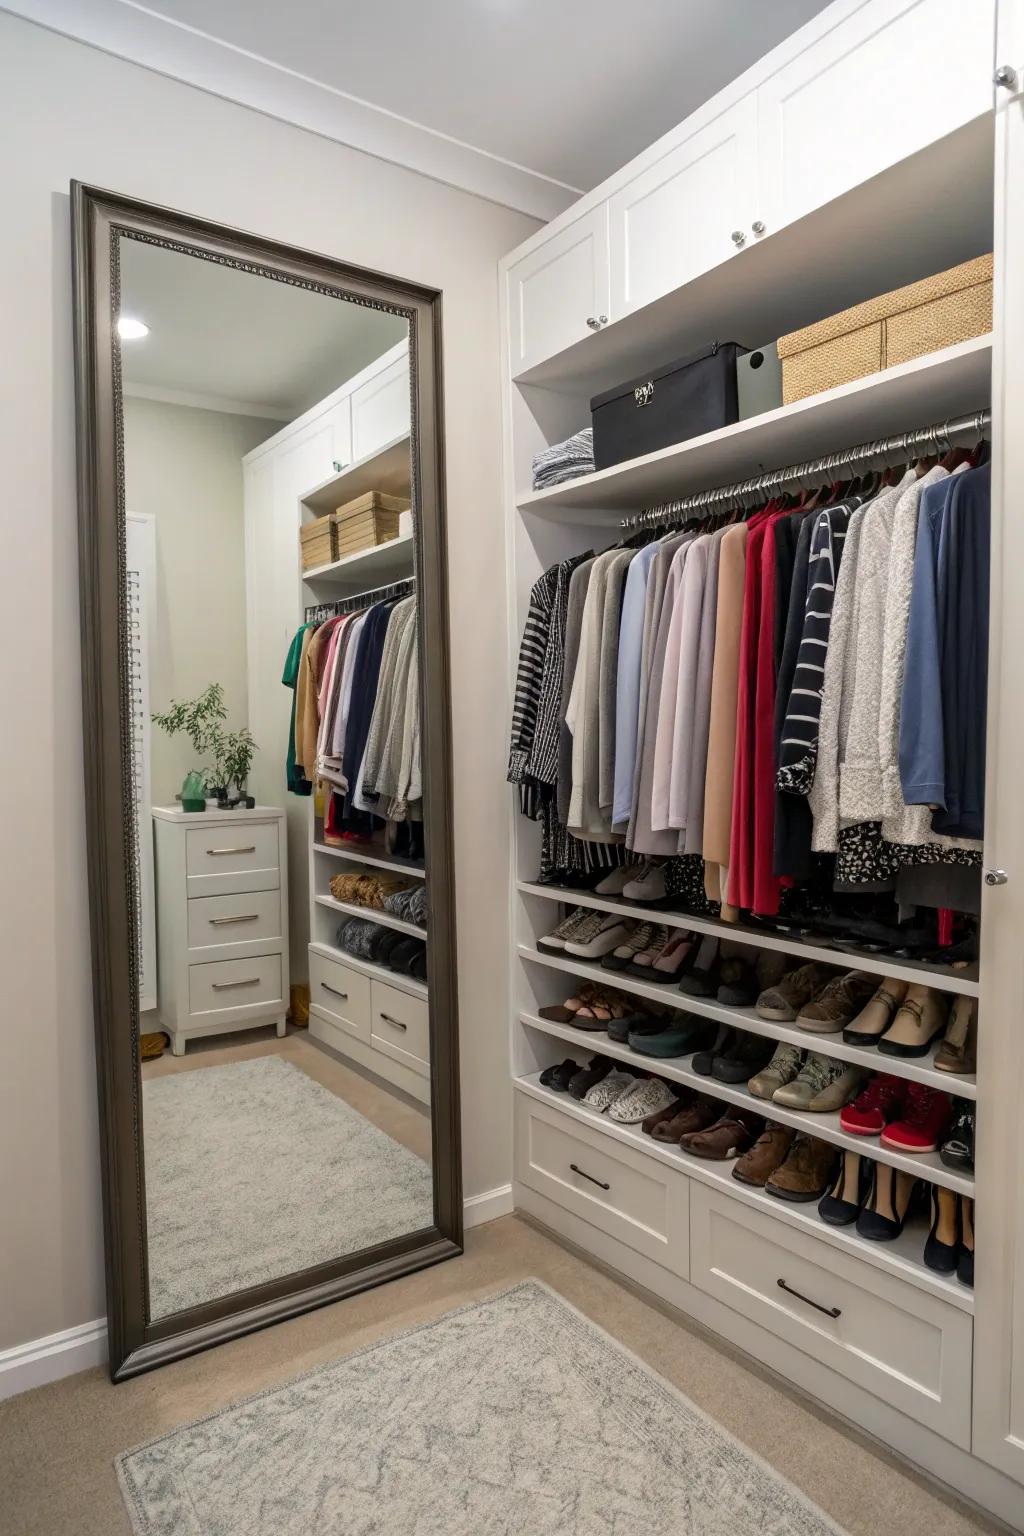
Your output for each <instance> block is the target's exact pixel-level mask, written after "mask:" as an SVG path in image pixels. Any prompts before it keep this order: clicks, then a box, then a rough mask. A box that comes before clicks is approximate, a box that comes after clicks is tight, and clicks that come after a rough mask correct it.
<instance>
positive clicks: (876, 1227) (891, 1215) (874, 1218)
mask: <svg viewBox="0 0 1024 1536" xmlns="http://www.w3.org/2000/svg"><path fill="white" fill-rule="evenodd" d="M916 1182H917V1181H916V1179H915V1178H914V1176H913V1174H910V1173H901V1172H897V1170H896V1169H895V1168H890V1167H889V1165H888V1163H873V1164H872V1168H871V1182H870V1185H869V1187H868V1193H867V1198H866V1199H865V1201H864V1204H863V1206H862V1207H861V1210H860V1213H859V1215H858V1217H857V1231H858V1232H859V1233H860V1235H861V1237H867V1238H870V1239H871V1240H872V1241H873V1242H876V1243H891V1242H894V1241H895V1240H896V1238H897V1237H899V1235H900V1233H901V1232H902V1231H903V1223H904V1221H905V1219H906V1215H907V1210H908V1208H909V1206H910V1200H911V1197H912V1195H913V1193H914V1185H915V1183H916Z"/></svg>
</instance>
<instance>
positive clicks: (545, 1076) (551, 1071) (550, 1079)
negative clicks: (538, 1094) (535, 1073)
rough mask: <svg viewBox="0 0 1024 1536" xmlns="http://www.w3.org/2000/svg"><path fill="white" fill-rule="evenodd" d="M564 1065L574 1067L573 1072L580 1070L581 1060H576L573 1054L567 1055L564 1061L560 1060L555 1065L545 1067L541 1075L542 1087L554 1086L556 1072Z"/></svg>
mask: <svg viewBox="0 0 1024 1536" xmlns="http://www.w3.org/2000/svg"><path fill="white" fill-rule="evenodd" d="M563 1067H572V1069H573V1072H578V1071H579V1070H580V1064H579V1062H578V1061H574V1060H573V1059H572V1057H571V1056H567V1057H566V1058H565V1060H564V1061H560V1062H558V1063H557V1064H556V1065H555V1066H553V1067H545V1068H544V1071H543V1072H542V1073H541V1075H540V1085H541V1087H542V1088H551V1087H553V1086H554V1078H555V1073H556V1072H561V1071H562V1069H563Z"/></svg>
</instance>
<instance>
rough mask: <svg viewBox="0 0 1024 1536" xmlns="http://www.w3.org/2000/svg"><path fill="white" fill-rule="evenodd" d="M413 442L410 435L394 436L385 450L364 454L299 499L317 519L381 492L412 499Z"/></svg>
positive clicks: (380, 449)
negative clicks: (357, 499) (361, 497)
mask: <svg viewBox="0 0 1024 1536" xmlns="http://www.w3.org/2000/svg"><path fill="white" fill-rule="evenodd" d="M411 452H412V442H411V439H410V436H409V434H408V432H403V433H402V434H401V436H400V437H393V438H392V439H391V441H390V442H389V443H385V444H384V446H383V447H382V448H376V449H375V450H374V451H373V453H367V454H364V456H363V457H362V458H361V459H354V460H353V461H352V463H351V464H346V465H345V467H344V469H339V470H338V472H337V474H335V475H329V476H328V478H327V479H326V480H321V481H320V483H319V485H314V486H313V487H312V488H311V489H310V490H308V491H305V492H304V493H303V495H302V496H300V497H299V500H300V501H301V502H302V505H303V507H305V508H306V510H307V511H308V512H310V513H311V514H312V515H313V516H314V517H324V516H325V515H326V514H327V513H328V512H334V511H336V510H337V508H338V507H343V506H344V505H345V503H346V502H347V501H354V500H355V498H356V497H357V496H364V495H365V494H366V492H367V491H380V492H381V494H382V495H384V496H408V495H409V486H410V484H411V480H412V469H411V465H412V458H411Z"/></svg>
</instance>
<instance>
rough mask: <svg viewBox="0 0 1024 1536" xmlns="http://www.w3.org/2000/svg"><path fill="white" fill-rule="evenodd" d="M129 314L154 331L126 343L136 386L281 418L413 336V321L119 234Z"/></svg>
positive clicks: (124, 353)
mask: <svg viewBox="0 0 1024 1536" xmlns="http://www.w3.org/2000/svg"><path fill="white" fill-rule="evenodd" d="M121 313H122V314H123V315H130V316H131V317H132V318H133V319H136V320H142V321H143V322H144V323H145V324H146V325H148V326H149V335H148V336H146V337H144V338H143V339H142V340H141V341H126V342H123V343H122V346H121V358H122V371H123V377H124V381H125V384H126V386H127V387H128V388H129V389H132V388H137V387H138V386H142V388H144V389H147V390H157V391H159V392H160V393H161V394H164V395H166V394H168V393H170V394H182V395H189V396H198V397H202V398H203V399H205V400H207V401H209V403H210V405H211V407H216V406H219V407H220V408H221V409H224V408H235V409H239V408H247V409H249V410H251V411H252V412H253V413H254V414H257V415H268V416H273V417H275V418H276V419H277V420H280V421H291V420H293V419H294V417H296V416H299V415H301V414H302V412H303V411H305V410H308V408H309V407H310V406H311V405H313V404H315V403H316V401H317V400H322V399H323V397H324V396H325V395H327V394H329V393H330V392H331V390H334V389H337V388H338V386H339V385H341V384H344V382H345V380H346V379H350V378H351V377H352V375H353V374H354V373H358V372H359V370H360V369H361V368H365V367H366V366H367V364H368V363H371V362H373V360H374V358H376V357H380V355H381V353H382V352H386V351H387V350H388V348H389V347H393V346H394V345H395V343H396V342H398V341H401V340H402V339H403V338H404V336H405V335H406V322H405V321H404V320H402V319H400V318H399V317H398V316H396V315H387V314H384V313H382V312H381V311H380V310H375V309H364V308H363V307H362V306H361V305H358V304H350V303H347V302H346V301H345V300H343V299H332V298H328V297H327V296H326V295H324V294H319V293H307V292H305V291H304V290H303V289H301V288H292V287H290V286H289V285H288V284H287V283H279V282H274V281H273V280H271V279H270V278H265V277H258V276H255V275H252V274H250V273H247V272H238V271H235V270H234V269H231V268H228V267H221V266H218V265H217V264H216V263H214V262H209V261H202V260H200V259H199V258H198V257H195V256H183V255H181V254H180V253H179V252H177V251H165V250H161V249H160V248H159V247H157V246H152V245H146V244H143V243H142V242H140V241H138V240H127V239H122V241H121Z"/></svg>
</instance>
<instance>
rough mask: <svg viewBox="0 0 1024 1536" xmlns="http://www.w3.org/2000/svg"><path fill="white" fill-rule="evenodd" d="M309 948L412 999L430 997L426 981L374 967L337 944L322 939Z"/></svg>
mask: <svg viewBox="0 0 1024 1536" xmlns="http://www.w3.org/2000/svg"><path fill="white" fill-rule="evenodd" d="M309 947H310V949H311V950H312V951H313V953H314V954H317V955H323V956H324V957H325V958H326V959H327V960H336V961H337V962H338V964H339V965H347V966H348V967H349V969H350V970H353V971H358V972H359V974H360V975H361V976H369V977H370V979H371V980H372V981H382V982H384V983H385V985H386V986H389V987H396V988H397V989H398V991H399V992H408V993H410V995H411V996H412V997H427V996H428V990H427V984H426V982H425V981H416V980H415V978H414V977H412V976H403V975H401V974H400V973H399V972H398V971H389V970H388V968H387V966H386V965H373V964H371V962H370V961H369V960H360V959H359V958H358V957H357V956H356V955H350V954H349V953H348V951H347V950H345V949H339V948H338V946H337V944H325V943H324V942H323V940H321V939H314V940H313V942H312V943H311V944H310V946H309Z"/></svg>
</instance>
